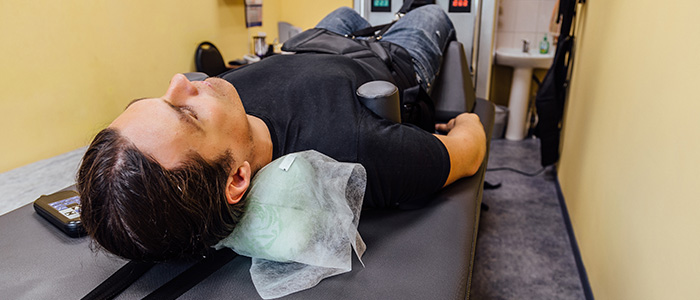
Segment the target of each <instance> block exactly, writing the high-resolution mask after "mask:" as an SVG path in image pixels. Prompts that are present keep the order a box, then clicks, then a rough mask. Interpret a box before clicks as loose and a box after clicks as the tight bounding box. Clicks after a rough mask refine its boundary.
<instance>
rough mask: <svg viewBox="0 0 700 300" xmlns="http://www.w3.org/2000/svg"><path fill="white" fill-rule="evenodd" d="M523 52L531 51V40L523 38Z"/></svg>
mask: <svg viewBox="0 0 700 300" xmlns="http://www.w3.org/2000/svg"><path fill="white" fill-rule="evenodd" d="M523 52H525V53H528V52H530V41H528V40H523Z"/></svg>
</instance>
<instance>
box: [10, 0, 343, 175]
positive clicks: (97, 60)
mask: <svg viewBox="0 0 700 300" xmlns="http://www.w3.org/2000/svg"><path fill="white" fill-rule="evenodd" d="M263 3H264V4H263V8H264V10H265V11H264V12H263V16H264V18H265V19H264V22H265V23H264V25H266V26H267V27H270V25H272V26H271V28H273V29H270V31H271V32H272V31H274V32H273V33H272V34H270V33H268V36H271V37H273V38H274V37H276V35H277V33H276V30H277V27H276V23H277V19H276V18H279V19H280V20H288V21H290V22H292V23H293V24H299V25H297V26H301V27H304V28H308V27H312V26H313V25H314V24H315V23H316V22H318V21H319V20H320V19H321V18H322V17H323V16H324V15H325V14H326V13H327V12H330V11H331V10H332V9H334V8H336V7H338V6H340V5H346V6H348V5H349V6H351V5H352V1H349V0H342V1H341V0H333V1H322V2H318V3H313V2H312V1H283V0H266V1H264V2H263ZM293 4H295V5H298V6H299V7H300V8H297V7H296V6H293ZM266 12H267V13H269V16H267V15H266ZM257 32H258V28H251V29H250V30H247V29H246V28H245V15H244V0H199V1H189V0H152V1H136V0H124V1H109V0H101V1H100V0H92V1H82V0H62V1H46V0H44V1H41V0H39V1H23V0H3V1H0V49H2V50H1V51H2V53H1V54H2V55H0V66H1V68H0V107H2V108H3V109H4V112H5V113H4V116H3V117H2V118H0V128H2V130H0V141H2V142H1V143H2V144H1V145H2V146H1V147H0V157H1V159H0V172H2V171H7V170H9V169H11V168H15V167H18V166H21V165H24V164H27V163H30V162H33V161H36V160H39V159H44V158H48V157H52V156H55V155H57V154H60V153H64V152H67V151H70V150H73V149H76V148H78V147H81V146H84V145H86V144H87V143H89V141H90V139H91V138H92V136H93V135H94V134H95V133H96V132H97V131H98V130H100V129H102V128H103V127H104V126H106V125H107V124H109V122H111V120H112V119H114V117H116V116H117V115H118V114H119V113H120V112H121V111H122V109H123V108H124V106H125V105H126V104H127V103H128V101H130V100H131V99H134V98H139V97H144V96H159V95H161V94H162V93H163V92H164V89H165V87H166V86H167V84H168V81H169V80H170V77H171V76H172V75H173V74H174V73H178V72H188V71H193V70H194V62H193V56H194V50H195V47H196V46H197V44H198V43H199V42H201V41H203V40H209V41H212V42H213V43H214V44H215V45H217V46H218V47H219V48H220V50H221V51H222V52H223V55H224V58H225V59H226V60H232V59H235V58H239V57H242V56H243V54H246V53H249V52H250V50H251V48H250V45H251V42H250V40H251V39H250V36H252V35H255V34H257ZM273 38H270V39H269V40H268V42H270V43H271V42H272V39H273Z"/></svg>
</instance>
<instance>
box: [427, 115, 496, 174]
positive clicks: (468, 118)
mask: <svg viewBox="0 0 700 300" xmlns="http://www.w3.org/2000/svg"><path fill="white" fill-rule="evenodd" d="M436 128H437V129H438V130H441V131H447V135H437V134H436V135H435V136H436V137H437V138H438V139H439V140H440V141H441V142H442V144H443V145H445V148H447V152H448V153H449V155H450V174H449V175H448V177H447V181H446V182H445V184H444V185H445V186H447V185H449V184H451V183H453V182H455V181H457V180H458V179H460V178H462V177H467V176H472V175H474V174H475V173H476V172H477V171H478V170H479V167H480V166H481V163H482V161H483V159H484V156H485V155H486V134H485V133H484V128H483V126H482V125H481V121H480V120H479V117H478V116H477V115H475V114H468V113H464V114H461V115H459V116H457V117H456V118H455V119H452V120H450V122H449V123H447V124H441V125H438V126H437V127H436Z"/></svg>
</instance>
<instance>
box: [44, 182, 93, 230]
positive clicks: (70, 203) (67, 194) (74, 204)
mask: <svg viewBox="0 0 700 300" xmlns="http://www.w3.org/2000/svg"><path fill="white" fill-rule="evenodd" d="M34 210H35V211H36V213H37V214H39V215H40V216H42V217H44V218H45V219H46V220H48V221H49V222H51V224H53V225H55V226H56V227H58V228H59V229H61V230H62V231H63V232H65V233H66V234H67V235H68V236H70V237H74V238H76V237H81V236H84V235H85V230H84V229H83V225H82V223H81V222H80V195H78V192H76V191H73V190H64V191H59V192H56V193H53V194H51V195H42V196H41V197H39V199H36V201H34Z"/></svg>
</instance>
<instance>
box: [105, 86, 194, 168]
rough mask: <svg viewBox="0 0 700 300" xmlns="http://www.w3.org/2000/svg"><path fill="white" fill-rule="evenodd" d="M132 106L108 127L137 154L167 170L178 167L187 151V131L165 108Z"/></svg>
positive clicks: (149, 105)
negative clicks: (151, 158) (139, 152)
mask: <svg viewBox="0 0 700 300" xmlns="http://www.w3.org/2000/svg"><path fill="white" fill-rule="evenodd" d="M140 100H146V99H140ZM148 100H149V101H148V102H150V100H156V99H148ZM138 102H140V103H138ZM133 104H134V105H130V106H129V107H128V108H127V109H126V110H125V111H124V112H123V113H122V114H121V115H119V117H117V118H116V119H115V120H114V122H112V124H110V125H109V127H112V128H115V129H117V130H119V132H120V134H121V135H122V136H123V137H124V138H126V139H127V140H129V141H130V142H131V143H132V144H133V145H134V146H135V147H136V148H137V149H139V151H141V152H143V153H144V154H147V155H150V156H152V157H153V158H155V159H156V161H158V163H160V164H161V165H162V166H163V167H165V168H168V169H170V168H173V167H176V166H177V165H179V163H180V162H181V161H183V159H184V156H185V154H184V153H186V152H187V151H188V149H189V139H188V138H187V134H188V132H189V131H190V130H187V128H186V127H185V126H183V125H182V124H181V122H180V121H179V117H178V116H177V115H175V114H173V113H172V112H169V111H168V109H169V108H168V107H167V106H165V105H157V103H147V102H146V101H137V102H133ZM153 104H155V105H153Z"/></svg>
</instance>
